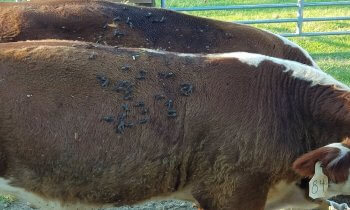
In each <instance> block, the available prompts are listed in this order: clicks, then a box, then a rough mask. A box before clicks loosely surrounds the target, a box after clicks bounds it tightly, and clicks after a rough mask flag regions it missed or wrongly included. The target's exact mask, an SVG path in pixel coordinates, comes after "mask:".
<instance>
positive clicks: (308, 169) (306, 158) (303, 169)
mask: <svg viewBox="0 0 350 210" xmlns="http://www.w3.org/2000/svg"><path fill="white" fill-rule="evenodd" d="M339 153H340V150H339V149H338V148H334V147H321V148H318V149H316V150H313V151H311V152H308V153H306V154H304V155H302V156H301V157H299V158H298V159H297V160H296V161H294V163H293V170H294V171H295V172H296V173H297V174H299V175H301V176H305V177H312V176H313V175H314V173H315V164H316V162H318V161H320V162H321V166H322V168H324V167H325V166H327V165H328V163H329V162H331V161H332V160H334V159H335V158H337V157H338V155H339Z"/></svg>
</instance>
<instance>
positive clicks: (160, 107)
mask: <svg viewBox="0 0 350 210" xmlns="http://www.w3.org/2000/svg"><path fill="white" fill-rule="evenodd" d="M0 48H1V51H0V98H1V100H0V152H1V157H3V158H2V159H1V163H0V164H1V175H2V177H4V178H6V179H10V180H11V183H12V185H14V186H17V187H21V188H25V189H26V190H28V191H31V192H35V193H37V194H38V195H41V196H43V197H46V198H51V199H52V198H55V199H58V200H60V201H62V202H66V203H67V202H68V203H69V202H71V203H74V202H78V201H79V202H86V203H90V204H105V203H113V204H115V205H117V206H120V205H125V204H133V203H136V202H139V201H142V200H146V199H150V198H151V197H154V196H165V195H169V194H171V193H172V192H175V191H181V190H182V189H184V188H190V189H191V193H192V195H193V197H194V198H195V199H196V200H197V201H198V202H199V203H200V205H201V206H202V207H203V208H205V209H209V210H210V209H242V210H243V209H244V210H246V209H263V208H264V204H265V200H266V196H267V192H268V190H269V187H270V186H271V185H272V184H274V183H276V182H278V181H280V180H284V179H288V180H295V179H296V177H295V175H294V173H292V172H291V170H290V168H291V164H292V163H293V161H294V160H295V159H296V157H298V156H300V155H301V154H303V153H305V152H307V151H309V150H311V149H314V148H316V146H323V145H322V144H324V143H326V142H325V141H321V142H318V139H315V138H314V137H315V136H317V137H319V138H321V137H322V138H323V139H328V140H329V142H333V141H340V139H341V138H343V136H341V135H340V134H338V133H328V134H327V133H323V135H326V134H327V136H320V133H321V132H318V131H319V130H320V129H325V125H327V126H328V127H330V128H327V130H331V128H333V129H335V128H334V125H332V124H327V123H325V124H323V127H319V128H318V130H317V129H316V127H315V126H318V125H319V124H315V123H314V120H313V116H312V115H310V113H312V111H313V110H310V109H309V103H310V102H309V100H310V98H312V99H313V98H314V97H313V96H314V94H313V93H318V91H317V90H319V89H322V90H323V89H327V90H328V91H332V90H333V91H335V92H337V91H338V90H335V89H334V87H330V86H322V85H314V86H311V83H310V82H308V81H305V80H303V79H298V78H294V77H292V76H291V72H283V70H284V67H283V66H282V65H280V64H276V63H273V62H271V61H263V62H261V63H260V65H259V66H258V67H254V66H249V65H247V64H244V63H242V62H240V61H239V60H238V59H236V58H224V57H219V56H215V55H208V56H194V55H186V56H184V55H177V54H175V53H166V52H164V53H163V54H162V53H154V52H148V51H146V50H142V49H125V48H120V49H116V48H113V47H107V46H102V45H97V46H93V45H91V44H85V43H81V42H69V41H42V42H38V41H36V42H16V43H3V44H0ZM297 65H301V64H297ZM304 67H305V68H306V66H304ZM171 73H172V74H171ZM118 81H119V82H118ZM120 81H129V82H130V83H132V86H130V84H128V83H127V82H124V83H122V84H121V82H120ZM115 83H117V84H118V85H117V86H116V85H115ZM184 84H187V85H184ZM189 84H190V85H191V86H190V85H189ZM191 87H192V92H191ZM344 93H345V92H344V91H343V92H342V94H344ZM347 94H349V93H347ZM186 95H187V96H186ZM161 96H162V97H161ZM130 97H132V98H130ZM336 98H337V97H336ZM127 99H129V100H127ZM169 99H171V100H173V105H169V103H168V104H167V105H165V104H166V102H167V101H168V100H169ZM341 101H342V100H340V102H339V103H341ZM140 102H143V103H140ZM326 102H327V101H326ZM326 102H325V103H326ZM333 102H334V101H333ZM336 102H337V101H336ZM343 102H344V101H343ZM126 104H127V106H128V107H126ZM143 104H144V105H143ZM322 105H323V106H325V104H322ZM315 107H316V108H317V106H316V105H315V106H314V108H315ZM349 107H350V106H349V104H346V103H344V104H343V108H344V109H348V108H349ZM145 109H147V110H145ZM174 113H176V116H175V114H174ZM123 114H126V116H123ZM338 117H339V119H337V123H338V124H337V126H343V127H347V128H349V125H348V124H346V123H345V122H346V120H344V119H343V120H342V119H340V117H341V116H338ZM319 119H322V118H319ZM319 119H317V120H319ZM341 122H344V123H343V124H341ZM348 131H349V129H348ZM316 134H317V135H316ZM342 135H345V134H344V133H342ZM327 137H329V138H327ZM329 142H328V143H329Z"/></svg>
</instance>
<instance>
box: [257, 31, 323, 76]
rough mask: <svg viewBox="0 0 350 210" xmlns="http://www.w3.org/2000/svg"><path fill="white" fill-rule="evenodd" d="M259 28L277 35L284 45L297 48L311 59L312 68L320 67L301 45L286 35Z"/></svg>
mask: <svg viewBox="0 0 350 210" xmlns="http://www.w3.org/2000/svg"><path fill="white" fill-rule="evenodd" d="M260 30H263V31H265V32H267V33H269V34H272V35H274V36H276V37H278V38H279V39H281V40H282V41H283V43H284V44H285V45H289V46H291V47H294V48H297V49H299V50H300V51H301V52H302V53H303V54H304V55H305V57H307V58H308V59H309V60H310V61H311V63H312V66H313V67H314V68H316V69H320V67H318V65H317V64H316V62H315V61H314V60H313V59H312V57H311V56H310V54H309V53H308V52H307V51H306V50H304V49H303V48H302V47H300V46H299V45H297V44H296V43H294V42H292V41H290V40H289V39H287V38H286V37H283V36H281V35H279V34H275V33H272V32H271V31H268V30H265V29H260Z"/></svg>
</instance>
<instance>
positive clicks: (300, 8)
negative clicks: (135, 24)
mask: <svg viewBox="0 0 350 210" xmlns="http://www.w3.org/2000/svg"><path fill="white" fill-rule="evenodd" d="M313 6H350V1H337V2H305V1H304V0H298V2H297V3H285V4H252V5H229V6H203V7H167V6H166V0H161V7H162V8H166V9H170V10H174V11H186V12H190V11H210V10H238V9H271V8H297V16H296V18H284V19H264V20H241V21H233V22H235V23H242V24H263V23H293V22H295V23H297V27H296V31H295V33H284V34H281V35H282V36H286V37H295V36H323V35H350V31H329V32H303V23H304V22H314V21H339V20H350V17H349V16H343V17H312V18H304V8H305V7H313Z"/></svg>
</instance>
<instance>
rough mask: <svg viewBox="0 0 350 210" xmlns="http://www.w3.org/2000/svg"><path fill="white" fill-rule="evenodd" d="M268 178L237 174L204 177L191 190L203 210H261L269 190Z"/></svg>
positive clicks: (260, 175) (258, 175) (259, 175)
mask: <svg viewBox="0 0 350 210" xmlns="http://www.w3.org/2000/svg"><path fill="white" fill-rule="evenodd" d="M267 177H268V176H266V175H262V174H253V175H252V174H248V173H239V174H235V175H228V176H223V175H222V174H218V175H215V176H212V177H206V178H205V179H204V180H202V181H201V182H200V183H198V184H196V185H195V186H194V188H193V196H194V198H195V199H196V200H197V201H198V202H199V204H200V206H201V208H203V209H205V210H216V209H222V210H247V209H254V210H263V209H264V205H265V202H266V197H267V193H268V189H269V186H270V184H269V182H268V178H267Z"/></svg>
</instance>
